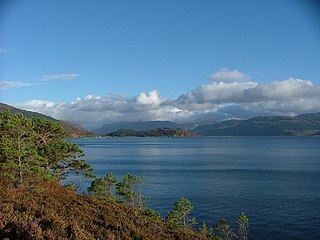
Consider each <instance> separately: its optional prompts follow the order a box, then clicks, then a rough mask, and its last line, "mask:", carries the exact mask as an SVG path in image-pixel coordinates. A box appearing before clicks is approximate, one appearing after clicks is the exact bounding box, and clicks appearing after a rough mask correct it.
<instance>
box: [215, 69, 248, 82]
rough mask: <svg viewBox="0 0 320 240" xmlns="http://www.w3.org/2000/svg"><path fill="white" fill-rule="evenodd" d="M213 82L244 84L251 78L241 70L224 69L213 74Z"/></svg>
mask: <svg viewBox="0 0 320 240" xmlns="http://www.w3.org/2000/svg"><path fill="white" fill-rule="evenodd" d="M211 80H213V81H216V82H243V81H249V80H250V77H249V76H248V75H247V74H245V73H242V72H240V71H239V70H229V69H228V68H222V69H221V70H219V71H217V72H215V73H213V74H211Z"/></svg>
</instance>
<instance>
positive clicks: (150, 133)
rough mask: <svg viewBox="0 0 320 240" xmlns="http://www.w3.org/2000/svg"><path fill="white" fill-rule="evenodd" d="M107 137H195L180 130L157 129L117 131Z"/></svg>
mask: <svg viewBox="0 0 320 240" xmlns="http://www.w3.org/2000/svg"><path fill="white" fill-rule="evenodd" d="M106 136H109V137H196V136H197V135H196V134H194V133H191V132H188V131H186V130H184V129H181V128H157V129H151V130H133V129H119V130H117V131H115V132H112V133H109V134H107V135H106Z"/></svg>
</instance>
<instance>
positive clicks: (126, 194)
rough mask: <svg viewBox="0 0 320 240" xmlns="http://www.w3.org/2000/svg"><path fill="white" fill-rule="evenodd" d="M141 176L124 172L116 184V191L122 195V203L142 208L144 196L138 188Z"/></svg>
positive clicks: (141, 179)
mask: <svg viewBox="0 0 320 240" xmlns="http://www.w3.org/2000/svg"><path fill="white" fill-rule="evenodd" d="M142 184H143V177H136V176H134V175H131V174H126V175H125V176H124V177H123V181H122V182H118V183H117V184H116V193H117V194H118V195H119V196H120V197H122V199H123V202H124V203H129V204H130V205H131V206H134V207H137V208H139V209H142V208H144V207H145V205H146V203H145V201H146V199H147V198H146V197H145V196H143V195H142V194H141V191H140V188H141V185H142Z"/></svg>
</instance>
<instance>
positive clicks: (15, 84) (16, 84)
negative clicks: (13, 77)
mask: <svg viewBox="0 0 320 240" xmlns="http://www.w3.org/2000/svg"><path fill="white" fill-rule="evenodd" d="M32 85H33V84H32V83H29V82H19V81H17V82H15V81H4V82H0V89H7V88H20V87H28V86H32Z"/></svg>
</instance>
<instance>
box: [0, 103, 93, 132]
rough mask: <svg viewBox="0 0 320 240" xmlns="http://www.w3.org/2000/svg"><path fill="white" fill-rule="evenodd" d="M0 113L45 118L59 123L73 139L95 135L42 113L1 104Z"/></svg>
mask: <svg viewBox="0 0 320 240" xmlns="http://www.w3.org/2000/svg"><path fill="white" fill-rule="evenodd" d="M0 112H11V113H13V114H19V113H22V114H23V115H25V116H26V117H28V118H33V117H40V118H45V119H48V120H51V121H54V122H59V123H60V124H61V125H62V126H63V127H64V128H65V129H66V130H67V131H68V133H69V137H71V138H80V137H91V136H93V135H94V134H93V133H91V132H89V131H87V130H86V129H83V128H82V127H80V126H78V125H75V124H73V123H71V122H68V121H61V120H57V119H54V118H52V117H49V116H47V115H44V114H41V113H37V112H31V111H26V110H22V109H19V108H15V107H13V106H10V105H7V104H4V103H0Z"/></svg>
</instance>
